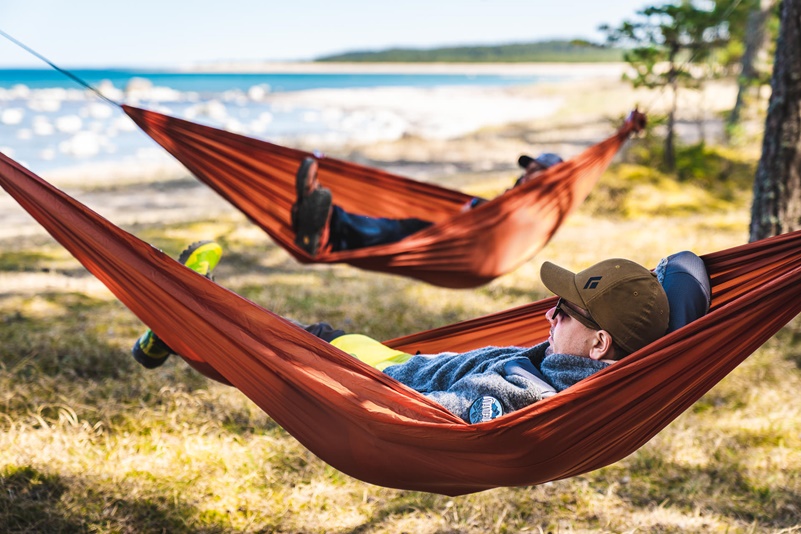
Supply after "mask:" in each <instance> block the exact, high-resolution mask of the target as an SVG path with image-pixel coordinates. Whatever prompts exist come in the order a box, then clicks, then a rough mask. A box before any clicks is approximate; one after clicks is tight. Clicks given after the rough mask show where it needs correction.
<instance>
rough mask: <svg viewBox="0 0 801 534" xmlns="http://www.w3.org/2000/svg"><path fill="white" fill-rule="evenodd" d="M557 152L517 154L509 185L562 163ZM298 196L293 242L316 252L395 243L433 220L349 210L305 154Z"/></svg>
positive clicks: (477, 200)
mask: <svg viewBox="0 0 801 534" xmlns="http://www.w3.org/2000/svg"><path fill="white" fill-rule="evenodd" d="M561 162H562V158H560V157H559V156H557V155H556V154H549V153H545V154H540V155H539V156H537V157H536V158H532V157H531V156H525V155H524V156H520V158H519V159H518V161H517V163H518V165H520V167H522V168H523V171H524V172H523V174H522V175H521V176H520V177H519V178H518V179H517V181H516V182H515V184H514V185H513V186H512V187H517V186H519V185H522V184H524V183H526V182H528V181H529V180H532V179H533V178H536V177H537V175H538V174H540V173H541V172H542V171H544V170H545V169H547V168H549V167H552V166H554V165H556V164H557V163H561ZM295 186H296V189H297V200H296V201H295V204H294V205H293V206H292V227H293V230H294V231H295V244H296V245H298V246H299V247H300V248H302V249H303V250H305V251H306V252H308V253H309V254H311V255H312V256H316V255H317V254H318V253H319V252H320V251H321V250H323V249H325V248H326V247H330V248H331V250H333V251H335V252H336V251H340V250H354V249H358V248H364V247H371V246H375V245H386V244H389V243H395V242H396V241H400V240H401V239H403V238H405V237H408V236H410V235H412V234H413V233H415V232H418V231H420V230H422V229H423V228H428V227H429V226H431V225H432V224H433V223H431V222H430V221H425V220H422V219H415V218H408V219H389V218H385V217H368V216H366V215H356V214H354V213H348V212H347V211H345V210H344V209H342V208H341V207H340V206H337V205H336V204H334V203H333V199H332V197H331V191H330V190H328V189H326V188H324V187H322V185H320V182H319V180H318V179H317V161H316V160H315V159H314V158H305V159H304V160H303V161H302V162H301V164H300V167H299V168H298V172H297V174H296V177H295ZM484 202H486V200H485V199H483V198H478V197H476V198H474V199H472V200H471V201H470V202H468V203H467V204H466V205H465V207H464V209H472V208H474V207H476V206H478V205H480V204H483V203H484Z"/></svg>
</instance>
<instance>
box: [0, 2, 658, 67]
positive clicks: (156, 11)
mask: <svg viewBox="0 0 801 534" xmlns="http://www.w3.org/2000/svg"><path fill="white" fill-rule="evenodd" d="M648 3H653V2H647V1H645V0H612V1H608V2H604V1H599V0H397V1H395V0H393V1H389V2H388V1H385V0H384V1H382V0H369V1H368V0H250V1H246V0H214V1H210V0H193V1H189V0H158V1H156V0H135V1H132V2H131V1H129V2H120V1H115V0H0V29H2V30H3V31H5V32H6V33H8V34H10V35H12V36H13V37H15V38H16V39H18V40H20V41H22V42H24V43H25V44H27V45H28V46H30V47H31V48H33V49H34V50H37V51H38V52H39V53H40V54H42V55H44V56H45V57H48V58H49V59H50V60H52V61H54V62H55V63H56V64H58V65H60V66H64V67H80V66H93V67H104V66H179V65H185V64H190V63H195V62H206V61H218V60H307V59H312V58H314V57H316V56H320V55H325V54H330V53H336V52H344V51H350V50H366V49H370V50H377V49H384V48H389V47H394V46H405V47H420V48H424V47H432V46H440V45H463V44H499V43H511V42H529V41H538V40H542V39H549V38H574V37H581V38H587V39H593V40H600V39H601V35H600V34H599V33H598V31H597V28H598V26H599V25H600V24H603V23H609V24H617V23H619V22H620V21H621V20H623V19H625V18H631V17H633V15H634V13H635V12H636V10H637V9H639V8H642V7H643V6H645V5H646V4H648ZM43 65H44V64H43V63H41V62H40V61H39V60H37V59H36V58H35V57H33V56H30V55H29V54H27V53H25V52H24V51H23V50H21V49H19V48H18V47H16V46H15V45H13V44H12V43H10V42H9V41H7V40H6V39H4V38H1V37H0V67H42V66H43Z"/></svg>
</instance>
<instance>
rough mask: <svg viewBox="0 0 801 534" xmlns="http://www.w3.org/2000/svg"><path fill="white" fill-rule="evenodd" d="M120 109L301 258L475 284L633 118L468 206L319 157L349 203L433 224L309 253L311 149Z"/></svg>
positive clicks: (543, 226) (575, 190) (562, 203)
mask: <svg viewBox="0 0 801 534" xmlns="http://www.w3.org/2000/svg"><path fill="white" fill-rule="evenodd" d="M122 108H123V110H124V111H125V112H126V113H127V114H128V115H129V116H130V117H131V118H132V119H133V120H134V121H135V122H136V124H138V125H139V127H140V128H141V129H142V130H144V132H145V133H147V134H148V135H149V136H150V137H152V138H153V139H154V140H155V141H156V142H158V143H159V144H160V145H161V146H162V147H164V148H165V149H166V150H167V151H168V152H170V153H171V154H172V155H173V156H175V157H176V158H177V159H178V160H179V161H180V162H181V163H183V164H184V165H185V166H186V167H187V168H188V169H189V170H190V171H191V172H192V173H193V174H194V175H195V176H196V177H197V178H198V179H200V180H201V181H203V182H205V183H206V184H207V185H208V186H210V187H211V188H212V189H214V190H215V191H216V192H217V193H219V194H220V195H221V196H223V197H224V198H225V199H227V200H228V201H229V202H230V203H231V204H233V205H234V206H236V207H237V208H238V209H239V210H241V211H242V212H243V213H245V215H247V216H248V218H250V220H252V221H253V222H254V223H255V224H257V225H258V226H260V227H261V228H262V229H264V230H265V231H266V232H267V233H268V234H269V235H270V236H271V237H272V238H273V239H274V240H275V241H276V242H277V243H278V244H279V245H280V246H282V247H283V248H285V249H286V250H287V251H289V253H290V254H292V255H293V256H294V257H295V258H296V259H297V260H298V261H300V262H302V263H312V262H318V263H336V262H345V263H348V264H351V265H353V266H356V267H359V268H362V269H367V270H372V271H379V272H384V273H394V274H399V275H404V276H408V277H411V278H416V279H418V280H423V281H425V282H428V283H431V284H435V285H439V286H443V287H450V288H467V287H476V286H480V285H482V284H486V283H488V282H490V281H492V280H493V279H495V278H497V277H498V276H501V275H503V274H506V273H509V272H511V271H513V270H515V269H517V268H518V267H519V266H520V265H522V264H523V263H525V262H526V261H528V260H529V259H530V258H531V257H532V256H534V255H535V254H536V253H537V252H539V251H540V249H542V247H544V246H545V245H546V244H547V243H548V241H549V240H550V238H551V237H552V236H553V235H554V233H555V232H556V230H557V229H558V228H559V226H560V225H561V224H562V222H563V221H564V220H565V218H567V216H568V215H569V214H570V213H571V212H572V211H573V210H574V209H575V208H576V207H578V206H579V205H580V204H581V203H582V202H583V201H584V199H585V198H586V196H587V195H588V194H589V192H590V191H591V190H592V188H593V186H594V185H595V183H596V182H597V181H598V179H599V178H600V176H601V174H602V173H603V172H604V170H605V169H606V168H607V167H608V165H609V163H610V162H611V160H612V158H613V157H614V155H615V154H616V153H617V151H618V150H619V149H620V147H621V146H622V145H623V143H624V142H625V141H626V139H627V138H628V136H629V134H630V133H631V132H632V131H633V130H634V129H635V128H636V126H635V124H634V123H633V122H627V123H626V124H625V125H624V126H623V127H622V128H621V129H620V130H619V131H618V132H617V133H616V134H615V135H613V136H612V137H610V138H609V139H607V140H605V141H602V142H600V143H598V144H596V145H594V146H592V147H590V148H588V149H587V150H585V151H584V152H583V153H582V154H580V155H579V156H578V157H576V158H574V159H572V160H570V161H568V162H566V163H564V164H561V165H557V166H555V167H552V168H551V169H549V170H548V171H546V172H545V173H544V174H543V175H541V176H539V177H538V178H537V179H536V180H533V181H531V182H530V183H528V184H526V185H524V186H521V187H517V188H515V189H514V190H512V191H510V192H507V193H506V194H504V195H502V196H500V197H499V198H496V199H493V200H492V201H490V202H487V203H486V204H484V205H482V206H480V207H479V208H477V209H474V210H470V211H468V212H466V213H460V209H461V207H462V206H463V205H464V203H465V202H466V201H468V200H470V198H472V197H470V196H468V195H465V194H464V193H460V192H458V191H452V190H449V189H445V188H443V187H440V186H437V185H434V184H429V183H422V182H417V181H414V180H410V179H408V178H404V177H402V176H398V175H394V174H390V173H387V172H384V171H381V170H378V169H374V168H370V167H365V166H361V165H357V164H355V163H349V162H346V161H341V160H337V159H334V158H322V159H321V160H320V162H319V177H320V181H321V183H322V184H323V185H324V186H325V187H327V188H329V189H331V192H332V193H333V195H334V202H335V203H336V204H338V205H340V206H342V207H343V208H344V209H345V210H346V211H349V212H353V213H359V214H363V215H370V216H374V217H393V218H400V217H417V218H420V219H424V220H427V221H432V222H434V223H435V224H434V225H433V226H431V227H429V228H426V229H425V230H422V231H420V232H417V233H415V234H414V235H412V236H410V237H408V238H406V239H403V240H402V241H399V242H397V243H392V244H389V245H381V246H375V247H369V248H366V249H360V250H349V251H340V252H327V253H323V254H320V255H318V256H316V257H312V256H310V255H308V254H307V253H306V252H304V251H303V250H302V249H301V248H300V247H298V246H296V245H295V242H294V232H293V231H292V227H291V219H290V210H291V207H292V203H293V202H294V201H295V173H296V172H297V169H298V166H299V165H300V162H301V161H302V160H303V158H304V157H306V156H310V155H311V154H310V153H308V152H303V151H300V150H295V149H291V148H286V147H282V146H279V145H275V144H271V143H268V142H265V141H260V140H257V139H252V138H249V137H244V136H241V135H237V134H233V133H230V132H226V131H223V130H218V129H215V128H210V127H208V126H202V125H199V124H196V123H193V122H188V121H185V120H181V119H176V118H173V117H169V116H167V115H162V114H160V113H156V112H153V111H147V110H143V109H140V108H135V107H131V106H122Z"/></svg>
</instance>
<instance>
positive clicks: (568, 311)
mask: <svg viewBox="0 0 801 534" xmlns="http://www.w3.org/2000/svg"><path fill="white" fill-rule="evenodd" d="M560 313H564V314H565V315H567V316H568V317H570V318H571V319H575V320H576V321H578V322H580V323H581V324H583V325H584V326H586V327H587V328H590V329H592V330H603V328H601V326H600V325H599V324H598V323H596V322H595V321H593V320H592V317H588V316H586V315H584V314H582V313H581V312H579V311H578V310H576V309H575V308H573V307H572V306H571V305H570V304H568V302H567V301H566V300H565V299H563V298H562V297H559V300H557V301H556V306H554V312H553V317H554V319H556V316H557V315H559V314H560Z"/></svg>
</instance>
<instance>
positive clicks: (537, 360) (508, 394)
mask: <svg viewBox="0 0 801 534" xmlns="http://www.w3.org/2000/svg"><path fill="white" fill-rule="evenodd" d="M221 255H222V248H221V247H220V246H219V245H218V244H216V243H213V242H208V241H206V242H199V243H195V244H193V245H191V246H190V247H189V248H188V249H187V250H185V251H184V252H183V253H182V254H181V256H180V258H179V261H181V262H182V263H184V264H185V265H186V266H187V267H189V268H191V269H193V270H195V271H196V272H198V273H200V274H203V275H206V276H208V277H210V275H211V272H212V270H213V269H214V267H215V266H216V265H217V263H218V262H219V260H220V257H221ZM540 276H541V278H542V281H543V283H544V284H545V286H546V287H547V288H548V289H550V290H551V291H552V292H554V293H555V294H556V295H558V296H559V297H560V298H559V300H558V302H557V303H556V305H555V306H554V307H553V308H551V309H550V310H548V311H547V312H546V318H547V319H548V321H549V323H550V325H551V330H550V336H549V337H548V340H547V341H545V342H543V343H540V344H539V345H536V346H534V347H494V346H488V347H483V348H479V349H474V350H471V351H469V352H465V353H452V352H448V353H442V354H436V355H419V354H418V355H414V356H413V355H411V354H406V353H403V352H400V351H397V350H395V349H392V348H390V347H387V346H386V345H383V344H381V343H380V342H378V341H376V340H374V339H371V338H369V337H367V336H364V335H361V334H346V333H345V332H343V331H342V330H338V329H334V328H332V327H331V326H330V325H328V324H327V323H315V324H313V325H308V326H305V325H301V324H298V323H296V324H298V326H299V327H300V328H304V329H305V330H306V331H308V332H310V333H311V334H314V335H315V336H317V337H319V338H320V339H322V340H324V341H327V342H329V343H331V344H332V345H334V346H336V347H338V348H340V349H342V350H343V351H344V352H347V353H349V354H351V355H353V356H354V357H356V358H358V359H360V360H361V361H363V362H365V363H367V364H368V365H371V366H373V367H376V368H377V369H379V370H382V371H383V372H384V373H386V374H387V375H389V376H391V377H392V378H394V379H396V380H398V381H399V382H401V383H403V384H406V385H407V386H409V387H411V388H412V389H415V390H416V391H419V392H420V393H422V394H424V395H426V396H427V397H429V398H431V399H432V400H435V401H437V402H439V403H440V404H442V405H443V406H444V407H445V408H447V409H448V410H450V411H452V412H453V413H454V414H456V415H458V416H459V417H461V418H463V419H464V420H465V421H469V422H471V423H477V422H482V421H487V420H490V419H494V418H495V417H498V416H500V415H503V414H504V413H509V412H512V411H514V410H518V409H520V408H523V407H524V406H527V405H529V404H531V403H534V402H537V401H539V400H541V399H543V398H547V397H550V396H552V395H555V394H556V393H557V392H559V391H562V390H564V389H566V388H568V387H570V386H572V385H573V384H575V383H577V382H579V381H580V380H583V379H584V378H587V377H588V376H590V375H592V374H593V373H595V372H597V371H600V370H601V369H604V368H606V367H608V366H609V365H611V364H613V363H615V362H616V361H617V360H620V359H621V358H623V357H624V356H626V355H628V354H630V353H632V352H635V351H637V350H639V349H641V348H643V347H644V346H646V345H648V344H649V343H651V342H653V341H655V340H656V339H658V338H659V337H661V336H662V335H664V334H665V333H666V332H667V331H670V330H673V329H676V328H679V327H681V326H683V325H684V324H687V323H688V322H691V321H693V320H695V319H696V318H698V317H700V316H702V315H703V314H704V313H706V311H707V310H708V308H709V296H710V290H709V280H708V277H707V274H706V270H705V268H704V265H703V261H702V260H701V259H700V258H699V257H698V256H696V255H695V254H692V253H691V252H681V253H679V254H675V255H673V256H670V257H668V258H666V259H665V260H663V261H662V262H660V264H659V266H658V267H657V269H656V271H655V273H652V272H650V271H648V270H647V269H646V268H644V267H642V266H640V265H638V264H636V263H634V262H631V261H629V260H624V259H610V260H605V261H602V262H600V263H598V264H596V265H593V266H592V267H589V268H588V269H585V270H583V271H581V272H579V273H577V274H574V273H572V272H570V271H568V270H566V269H563V268H561V267H558V266H556V265H554V264H552V263H549V262H546V263H545V264H543V266H542V269H541V271H540ZM668 295H670V301H669V298H668ZM669 302H670V303H669ZM132 352H133V356H134V358H135V359H136V361H138V362H139V363H140V364H142V365H144V366H145V367H147V368H155V367H158V366H160V365H162V364H163V363H164V362H165V361H166V359H167V357H168V356H169V355H170V354H172V353H173V351H172V350H171V349H170V348H169V347H168V346H167V345H166V344H165V343H164V342H163V341H162V340H161V339H159V338H158V337H157V336H156V335H155V334H154V333H153V332H152V331H151V330H147V332H145V333H144V334H143V335H142V336H141V337H140V338H139V339H138V340H137V341H136V343H135V344H134V347H133V350H132Z"/></svg>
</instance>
